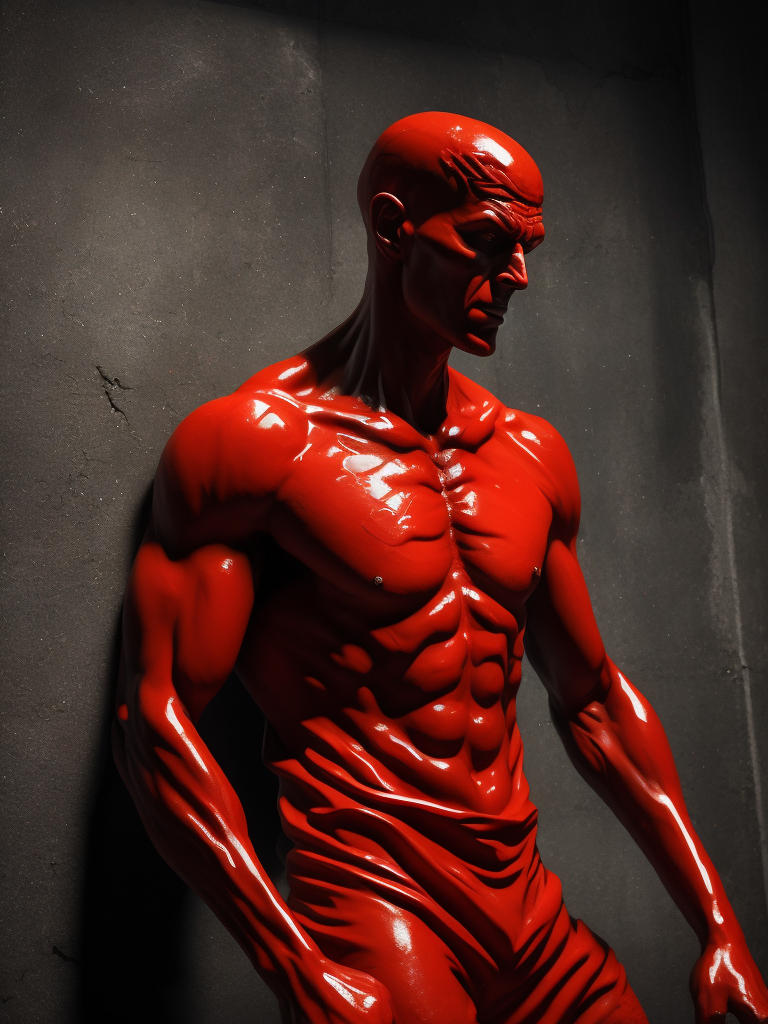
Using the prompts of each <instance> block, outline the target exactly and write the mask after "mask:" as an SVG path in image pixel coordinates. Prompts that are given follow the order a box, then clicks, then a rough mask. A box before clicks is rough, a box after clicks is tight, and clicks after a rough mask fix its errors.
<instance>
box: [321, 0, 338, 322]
mask: <svg viewBox="0 0 768 1024" xmlns="http://www.w3.org/2000/svg"><path fill="white" fill-rule="evenodd" d="M317 14H318V22H317V63H318V67H319V70H320V117H321V121H322V125H321V128H322V133H323V176H324V179H325V180H324V185H325V203H324V206H325V229H326V235H327V239H328V242H327V245H328V302H333V299H334V294H335V284H336V278H335V273H334V269H333V212H332V210H331V171H330V160H329V156H328V115H327V112H326V95H325V67H324V51H325V47H324V41H325V2H324V0H320V3H319V5H318V12H317Z"/></svg>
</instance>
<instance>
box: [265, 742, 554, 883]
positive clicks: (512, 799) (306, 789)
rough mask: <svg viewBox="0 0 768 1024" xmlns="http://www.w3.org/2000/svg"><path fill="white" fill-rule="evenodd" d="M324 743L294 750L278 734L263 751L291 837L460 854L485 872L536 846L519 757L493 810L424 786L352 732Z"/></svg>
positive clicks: (304, 843) (394, 853)
mask: <svg viewBox="0 0 768 1024" xmlns="http://www.w3.org/2000/svg"><path fill="white" fill-rule="evenodd" d="M329 739H330V738H329V735H328V731H326V733H325V744H324V748H323V749H322V750H317V749H313V748H307V749H306V750H305V751H304V752H303V754H302V755H301V757H292V756H290V754H289V753H288V752H287V751H285V750H284V749H283V748H282V747H281V746H280V744H279V740H277V737H275V736H274V734H271V735H270V731H268V734H267V741H266V742H265V748H264V755H265V760H266V762H267V764H268V765H269V767H270V768H271V769H272V770H273V771H274V772H275V773H276V774H277V775H278V776H279V778H280V781H281V785H280V813H281V816H282V818H283V824H284V827H285V830H286V833H287V834H288V836H289V838H291V839H292V841H293V842H294V843H295V844H296V845H297V846H298V847H300V848H314V849H320V848H323V847H327V846H328V844H330V845H331V846H334V847H335V846H336V845H337V844H340V845H341V846H345V847H354V848H360V849H365V848H370V849H372V848H373V847H372V844H373V845H375V847H376V850H377V855H378V853H381V851H384V852H385V853H386V855H387V856H391V857H394V858H395V859H396V860H398V861H400V860H402V857H403V851H404V850H407V849H413V850H415V849H416V848H417V847H418V849H419V851H420V853H419V856H420V858H423V857H424V856H428V857H432V856H434V857H444V856H446V855H449V856H452V857H456V858H458V859H459V860H460V861H461V862H462V863H464V864H467V865H471V866H472V867H473V868H477V869H478V870H481V871H483V872H485V871H490V872H491V873H492V874H495V873H497V872H498V871H500V870H504V869H506V868H508V867H510V866H511V865H512V863H513V862H516V861H518V860H519V859H520V858H521V856H523V851H524V850H527V851H531V850H532V849H533V848H534V847H535V834H536V824H537V811H536V808H535V807H534V805H533V804H532V803H531V802H530V800H529V799H528V784H527V782H526V780H525V777H524V775H523V773H522V763H521V762H522V751H520V757H519V759H518V760H519V764H518V765H517V767H516V770H514V771H513V772H511V774H510V779H509V782H510V787H509V792H510V795H509V799H508V800H507V801H506V802H505V803H504V805H503V806H502V807H501V809H500V810H498V811H496V812H494V813H489V812H487V811H482V810H478V809H476V808H474V807H468V806H466V805H462V804H461V803H459V802H456V801H453V800H450V799H446V798H444V797H441V796H434V795H428V794H425V793H422V792H420V791H419V789H418V788H417V787H416V786H414V785H413V783H408V782H405V781H403V779H401V778H399V777H398V776H397V775H395V774H394V773H393V772H392V771H390V770H388V769H387V768H386V767H385V766H384V765H383V764H381V763H380V762H378V761H377V760H376V759H375V758H374V757H372V756H371V755H370V754H368V753H367V752H365V751H364V750H363V749H362V748H361V747H359V745H357V744H355V743H354V742H352V741H351V740H350V739H349V737H346V736H341V737H339V736H337V737H335V739H336V742H335V743H334V742H332V741H330V742H329Z"/></svg>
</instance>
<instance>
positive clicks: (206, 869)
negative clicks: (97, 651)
mask: <svg viewBox="0 0 768 1024" xmlns="http://www.w3.org/2000/svg"><path fill="white" fill-rule="evenodd" d="M162 468H163V467H162V466H161V470H162ZM160 482H161V487H160V488H159V490H160V491H161V492H162V491H163V487H164V486H165V487H166V490H167V474H166V477H165V480H164V481H160ZM169 507H170V506H169V504H168V503H167V502H166V503H165V509H166V511H165V512H160V513H159V512H158V508H157V505H156V507H155V511H154V521H153V526H151V527H150V530H149V532H148V535H147V537H146V538H145V540H144V543H143V544H142V546H141V549H140V551H139V554H138V556H137V558H136V562H135V564H134V567H133V571H132V573H131V577H130V581H129V584H128V589H127V593H126V600H125V612H124V623H123V628H124V656H123V665H122V666H121V680H120V684H119V693H118V710H117V719H116V723H115V729H114V734H115V744H114V746H115V756H116V760H117V763H118V767H119V768H120V771H121V774H122V776H123V779H124V780H125V783H126V785H127V787H128V789H129V790H130V792H131V794H132V795H133V798H134V800H135V802H136V805H137V807H138V810H139V813H140V815H141V817H142V820H143V822H144V824H145V826H146V828H147V831H148V832H149V834H150V837H151V838H152V840H153V842H154V843H155V846H156V847H157V848H158V850H159V851H160V853H161V854H162V855H163V857H164V858H165V859H166V860H167V861H168V863H169V864H170V865H171V866H172V867H173V868H174V869H175V870H176V871H177V872H178V873H179V874H180V875H181V876H182V878H184V880H185V881H186V882H187V883H188V884H189V885H190V887H191V888H193V889H194V890H195V892H197V894H198V895H199V896H200V897H201V898H202V899H203V900H205V902H206V903H207V904H208V905H209V906H210V907H211V909H212V910H213V911H214V912H215V913H216V914H217V916H218V917H219V918H220V919H221V921H222V922H223V923H224V925H225V926H226V927H227V928H228V930H229V931H230V932H231V933H232V934H233V935H234V936H235V938H236V939H237V940H238V942H239V943H240V945H241V946H242V947H243V949H244V950H245V952H246V953H247V955H248V956H249V958H250V959H251V961H252V962H253V965H254V967H256V969H257V970H258V971H259V973H260V974H261V975H262V977H263V978H264V980H265V981H266V982H267V984H269V986H270V987H271V988H272V990H273V991H274V992H275V994H276V996H277V998H278V1000H279V1002H280V1005H281V1010H282V1012H283V1018H284V1020H286V1021H289V1020H290V1021H292V1022H296V1024H299V1022H301V1024H305V1022H311V1024H321V1022H322V1024H326V1022H332V1024H355V1022H356V1024H364V1022H370V1024H387V1022H388V1021H391V1012H390V1010H389V1000H388V994H387V992H386V990H385V989H384V988H383V987H382V986H380V985H379V984H378V983H377V982H376V981H374V979H373V978H370V977H369V976H368V975H365V974H362V973H360V972H357V971H353V970H350V969H347V968H345V967H342V966H340V965H337V964H334V963H332V962H330V961H328V960H327V959H326V958H325V957H323V955H322V954H321V951H320V950H319V949H318V947H317V946H316V945H315V943H314V942H313V941H312V940H311V939H310V937H309V936H308V935H307V934H306V933H305V932H304V931H303V930H302V928H301V927H300V926H299V924H298V923H297V922H296V920H295V919H294V917H293V915H292V914H291V912H290V911H289V909H288V908H287V906H286V905H285V903H284V901H283V900H282V898H281V897H280V895H279V893H278V892H277V890H276V889H275V887H274V886H273V885H272V883H271V881H270V880H269V878H268V877H267V875H266V874H265V872H264V871H263V869H262V868H261V865H260V864H259V862H258V860H257V857H256V854H255V851H254V849H253V846H252V844H251V842H250V839H249V837H248V831H247V825H246V820H245V815H244V812H243V809H242V806H241V804H240V802H239V800H238V798H237V795H236V794H235V792H234V790H233V789H232V787H231V785H230V784H229V782H228V781H227V779H226V777H225V776H224V774H223V772H222V771H221V769H220V768H219V766H218V765H217V764H216V762H215V761H214V759H213V757H212V756H211V754H210V752H209V751H208V749H207V748H206V746H205V744H204V743H203V741H202V739H201V738H200V735H199V734H198V732H197V730H196V729H195V724H194V723H195V722H196V721H197V719H198V717H199V715H200V714H201V712H202V710H203V708H204V707H205V705H206V704H207V703H208V702H209V701H210V700H211V698H212V697H213V696H214V694H215V693H216V692H217V691H218V690H219V688H220V687H221V686H222V685H223V683H224V682H225V680H226V679H227V677H228V676H229V674H230V672H231V671H232V669H233V667H234V665H235V661H236V658H237V655H238V653H239V650H240V646H241V643H242V640H243V636H244V633H245V630H246V627H247V624H248V620H249V616H250V614H251V610H252V605H253V595H254V583H255V581H254V578H253V570H252V561H253V560H252V559H249V558H248V557H247V556H246V555H245V554H244V553H243V552H242V551H240V550H237V549H236V548H235V547H231V546H227V545H224V544H217V543H207V544H203V545H202V546H199V547H196V548H195V549H194V550H192V551H190V552H189V553H188V554H185V555H184V556H182V557H177V558H175V559H171V558H170V557H169V556H168V553H167V551H166V549H165V547H164V545H163V544H162V543H160V541H159V540H158V533H159V530H158V519H159V520H160V521H163V520H166V521H165V522H163V523H162V525H163V529H164V530H165V531H166V532H167V531H168V526H169V524H168V522H167V509H168V508H169ZM170 525H172V524H170ZM199 529H200V528H199V527H198V526H196V528H195V532H196V533H197V532H199ZM182 532H185V531H182ZM178 536H179V531H177V540H178Z"/></svg>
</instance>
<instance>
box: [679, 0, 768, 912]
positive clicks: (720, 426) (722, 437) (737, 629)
mask: <svg viewBox="0 0 768 1024" xmlns="http://www.w3.org/2000/svg"><path fill="white" fill-rule="evenodd" d="M687 27H688V33H687V39H686V44H687V50H688V53H687V61H686V63H687V65H688V75H687V77H688V83H689V86H688V88H689V105H690V118H691V127H692V131H693V149H694V155H695V160H696V164H697V168H698V173H699V181H700V187H701V201H702V209H703V212H704V219H705V221H706V225H707V233H708V239H709V261H708V266H707V274H706V292H707V310H706V312H707V318H708V321H709V323H708V328H709V329H708V330H706V332H705V333H706V345H707V356H708V362H709V366H710V373H709V376H710V382H709V386H710V387H711V391H712V404H713V410H714V428H715V446H716V452H715V455H716V460H717V465H718V468H719V473H720V492H721V505H722V511H723V519H724V523H723V532H724V534H725V545H726V556H727V565H728V576H729V581H730V587H731V599H732V602H733V619H734V622H733V629H734V639H735V641H736V654H737V657H738V659H739V670H740V675H741V684H742V693H743V699H744V710H745V716H746V725H747V742H748V746H749V759H750V767H751V770H752V782H753V787H754V796H755V816H756V819H757V831H758V841H759V844H760V860H761V865H762V873H763V897H764V900H765V904H766V909H768V828H767V827H766V821H765V815H764V810H763V795H762V782H761V771H760V751H759V747H758V743H757V732H756V730H755V716H754V707H753V702H752V680H751V675H750V671H749V665H748V663H747V656H746V649H745V646H744V630H743V625H742V615H741V593H740V588H739V573H738V560H737V556H736V540H735V537H734V532H733V497H732V490H731V464H730V456H729V453H728V443H727V435H726V429H725V420H724V416H723V404H722V360H721V353H720V337H719V332H718V322H717V302H716V298H715V264H716V246H715V229H714V222H713V219H712V211H711V208H710V204H709V191H708V188H707V172H706V166H705V163H704V149H703V146H702V140H701V130H700V128H699V105H698V92H697V88H696V66H695V61H694V55H693V20H692V11H691V5H690V3H688V4H687Z"/></svg>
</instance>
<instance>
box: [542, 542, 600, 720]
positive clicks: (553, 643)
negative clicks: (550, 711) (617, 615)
mask: <svg viewBox="0 0 768 1024" xmlns="http://www.w3.org/2000/svg"><path fill="white" fill-rule="evenodd" d="M527 611H528V617H527V625H526V642H525V648H526V653H527V654H528V658H529V660H530V662H531V664H532V665H533V667H534V669H535V670H536V673H537V675H538V676H539V678H540V679H541V680H542V682H543V683H544V685H545V686H546V688H547V690H548V691H549V694H550V697H551V699H552V700H553V702H554V703H555V705H556V707H557V708H558V709H559V710H561V711H565V712H571V711H574V710H578V709H580V708H582V707H583V706H584V705H585V704H587V703H589V701H591V700H594V699H598V698H599V697H600V696H601V695H602V694H603V693H604V691H605V689H606V688H607V687H608V686H609V685H610V684H609V679H608V675H607V671H608V670H607V661H606V654H605V647H604V646H603V641H602V638H601V636H600V631H599V629H598V628H597V622H596V621H595V615H594V612H593V610H592V602H591V601H590V598H589V592H588V591H587V585H586V582H585V580H584V576H583V574H582V571H581V566H580V565H579V562H578V559H577V557H576V553H575V543H573V542H572V543H570V544H569V543H566V542H565V541H564V540H561V539H553V540H552V541H551V542H550V544H549V547H548V549H547V556H546V560H545V563H544V571H543V572H542V575H541V580H540V582H539V585H538V587H537V588H536V590H535V591H534V593H533V595H532V596H531V597H530V598H529V600H528V605H527Z"/></svg>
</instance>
